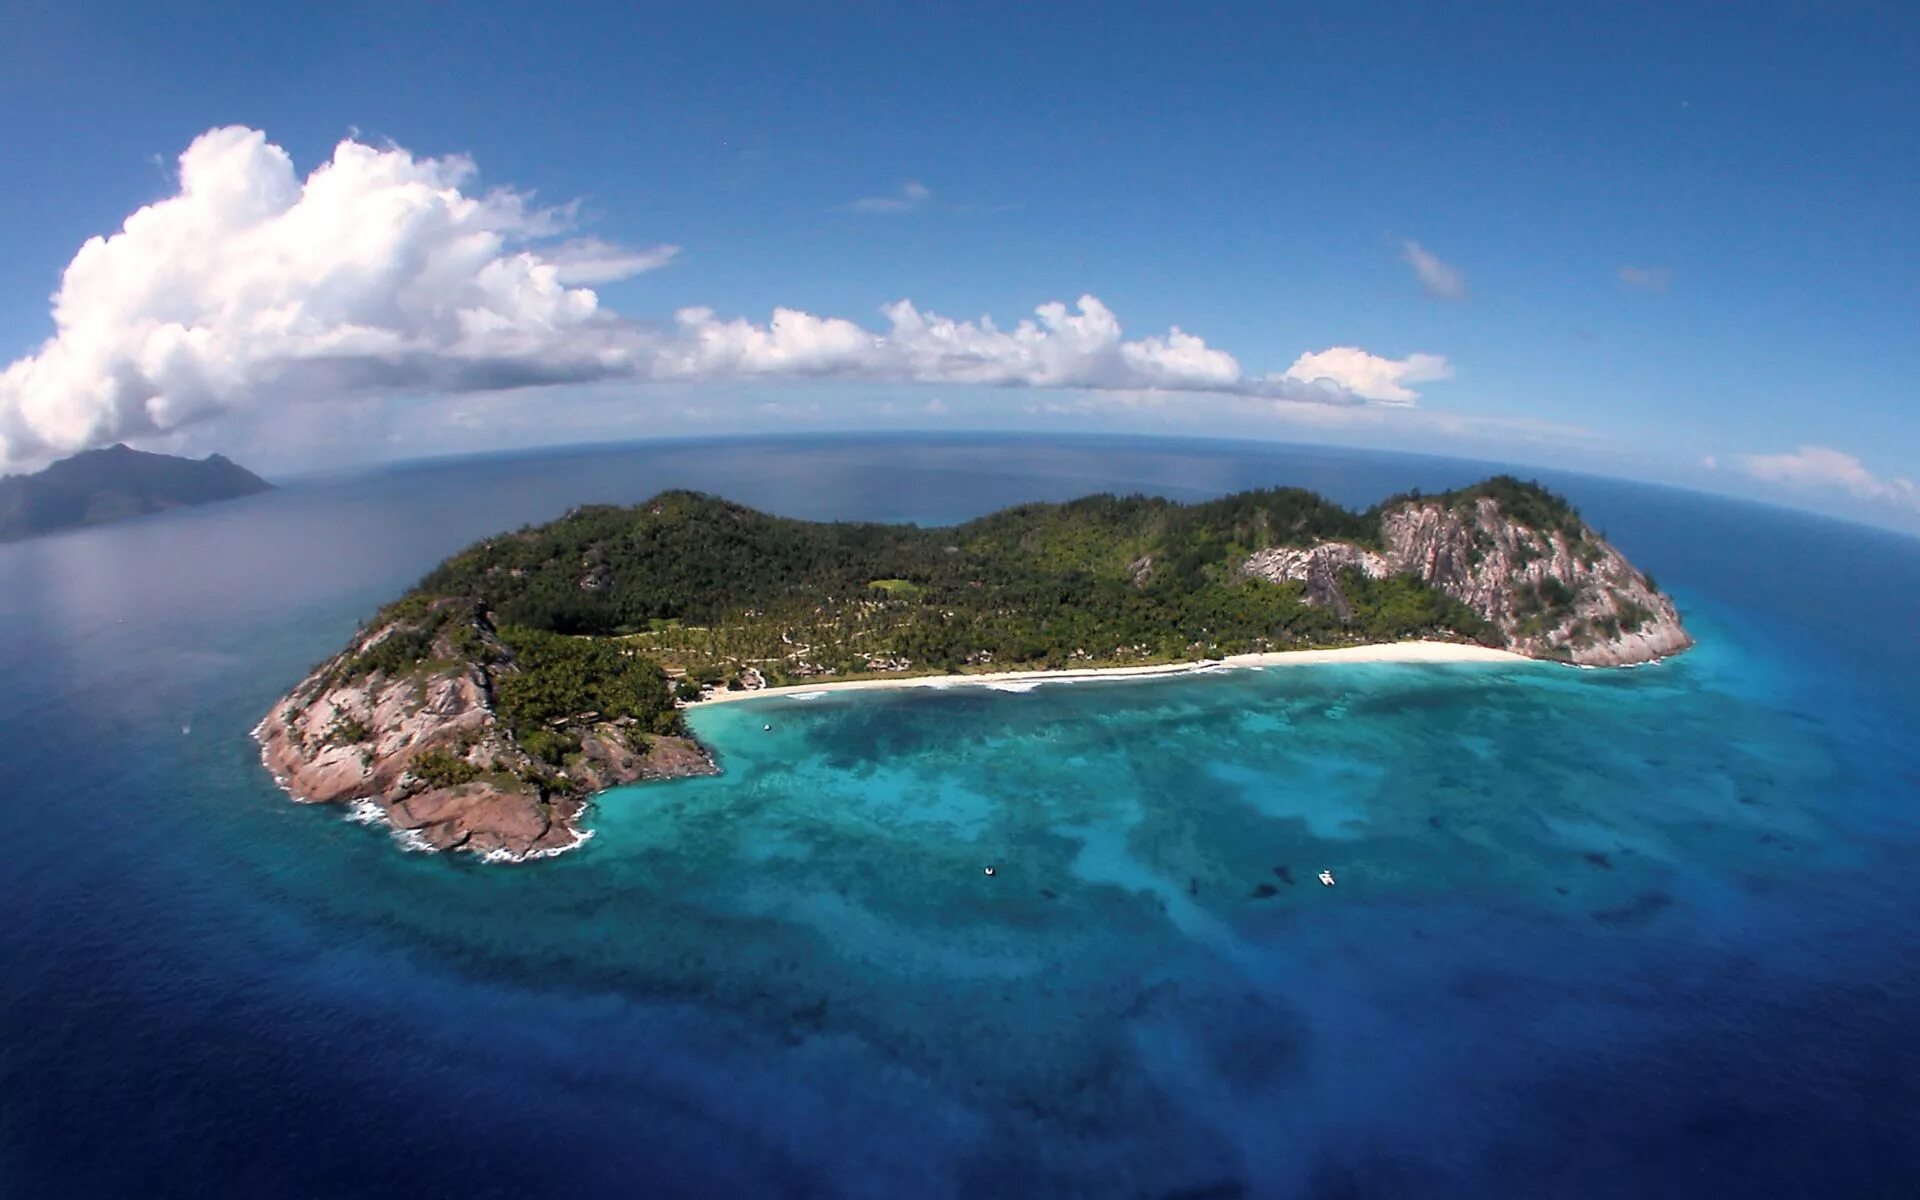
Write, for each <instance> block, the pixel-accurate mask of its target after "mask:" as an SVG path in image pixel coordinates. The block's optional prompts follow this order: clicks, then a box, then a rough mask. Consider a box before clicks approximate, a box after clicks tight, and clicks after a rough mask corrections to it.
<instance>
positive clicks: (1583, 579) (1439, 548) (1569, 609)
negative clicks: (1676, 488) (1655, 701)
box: [1243, 496, 1693, 666]
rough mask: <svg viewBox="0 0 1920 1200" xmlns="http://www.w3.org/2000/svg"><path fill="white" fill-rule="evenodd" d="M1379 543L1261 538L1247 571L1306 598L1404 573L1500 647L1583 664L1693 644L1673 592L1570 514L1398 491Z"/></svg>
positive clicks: (1623, 660) (1332, 597)
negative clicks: (1473, 617)
mask: <svg viewBox="0 0 1920 1200" xmlns="http://www.w3.org/2000/svg"><path fill="white" fill-rule="evenodd" d="M1380 540H1381V545H1382V549H1381V550H1380V551H1378V552H1376V551H1373V550H1368V549H1364V548H1362V547H1359V546H1355V545H1350V544H1347V543H1344V542H1326V543H1322V544H1321V545H1318V546H1314V547H1311V548H1307V549H1298V548H1291V547H1280V548H1275V549H1269V550H1262V551H1260V552H1258V553H1256V554H1254V555H1252V556H1251V557H1250V558H1248V559H1247V560H1246V562H1245V564H1244V565H1243V569H1244V570H1245V571H1246V572H1247V573H1248V574H1251V575H1257V576H1260V577H1261V578H1265V579H1271V580H1274V581H1276V582H1298V583H1301V584H1303V585H1305V589H1306V597H1307V599H1308V601H1309V602H1310V603H1314V604H1322V605H1328V606H1330V607H1333V608H1334V609H1335V610H1336V611H1343V613H1344V610H1345V609H1346V607H1347V606H1346V600H1345V597H1344V596H1343V595H1342V593H1341V590H1340V577H1341V574H1342V573H1343V572H1344V571H1346V570H1349V569H1351V570H1357V571H1359V572H1361V573H1362V574H1365V575H1367V576H1369V577H1372V578H1376V579H1378V578H1384V577H1386V576H1389V575H1397V574H1401V573H1410V574H1412V575H1414V576H1416V577H1417V578H1419V579H1420V580H1422V581H1423V582H1425V583H1428V584H1431V585H1433V586H1434V587H1436V588H1438V589H1440V590H1441V591H1443V592H1445V593H1446V594H1447V595H1448V596H1451V597H1453V598H1454V599H1455V600H1458V601H1460V602H1461V603H1462V604H1465V605H1466V606H1467V607H1468V608H1470V609H1472V610H1473V611H1474V612H1475V613H1477V614H1478V615H1479V616H1480V617H1481V618H1482V619H1484V620H1485V621H1486V622H1487V623H1488V624H1489V625H1490V626H1491V627H1492V628H1493V629H1494V630H1495V631H1496V632H1497V633H1498V635H1499V637H1500V639H1501V641H1502V644H1504V645H1505V646H1506V648H1508V649H1510V650H1513V651H1516V652H1518V653H1521V654H1527V655H1531V656H1533V657H1535V658H1549V659H1557V660H1560V661H1564V662H1572V663H1578V664H1581V665H1583V666H1624V665H1627V664H1631V663H1641V662H1649V661H1652V660H1654V659H1657V658H1662V657H1665V656H1666V655H1669V654H1675V653H1678V652H1679V651H1681V650H1684V649H1686V648H1687V647H1688V646H1691V645H1692V644H1693V639H1692V638H1691V637H1689V636H1688V635H1687V632H1686V630H1685V629H1684V628H1682V627H1681V624H1680V614H1679V612H1678V611H1677V610H1676V609H1675V608H1674V606H1673V601H1672V600H1670V599H1668V598H1667V596H1665V595H1664V594H1662V593H1661V592H1660V591H1658V590H1657V589H1656V588H1655V587H1654V586H1653V584H1652V582H1651V581H1650V580H1648V579H1647V577H1646V576H1645V575H1643V574H1641V573H1640V572H1639V571H1637V570H1635V569H1634V568H1633V566H1632V565H1631V564H1629V563H1628V562H1627V560H1626V559H1625V558H1623V557H1622V556H1621V554H1620V552H1619V551H1618V550H1616V549H1614V548H1613V546H1611V545H1610V544H1608V543H1607V542H1606V541H1605V540H1604V539H1602V538H1601V537H1600V536H1599V535H1598V534H1596V533H1594V531H1593V530H1592V529H1590V528H1588V527H1587V526H1586V525H1585V523H1584V522H1581V521H1580V520H1579V519H1578V518H1577V517H1573V516H1571V514H1570V513H1569V514H1567V516H1566V518H1565V519H1564V520H1560V521H1557V522H1555V524H1554V526H1553V527H1551V528H1544V529H1543V528H1538V527H1535V526H1532V525H1528V524H1525V523H1522V522H1521V521H1519V520H1517V519H1515V518H1514V517H1513V516H1512V515H1511V514H1509V513H1507V512H1504V511H1503V510H1502V507H1501V504H1500V502H1499V501H1498V500H1497V499H1495V498H1493V497H1491V496H1479V497H1474V498H1468V499H1465V500H1459V501H1455V500H1445V499H1442V500H1408V501H1402V502H1400V503H1398V504H1395V505H1393V506H1391V507H1389V508H1388V509H1387V510H1386V511H1385V512H1383V513H1382V514H1381V536H1380Z"/></svg>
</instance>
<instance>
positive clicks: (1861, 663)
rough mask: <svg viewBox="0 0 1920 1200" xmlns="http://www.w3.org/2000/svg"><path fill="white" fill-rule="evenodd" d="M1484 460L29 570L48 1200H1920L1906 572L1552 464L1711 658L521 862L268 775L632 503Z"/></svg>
mask: <svg viewBox="0 0 1920 1200" xmlns="http://www.w3.org/2000/svg"><path fill="white" fill-rule="evenodd" d="M1490 470H1491V468H1489V467H1486V466H1484V465H1477V464H1472V463H1463V462H1459V461H1453V460H1446V459H1437V458H1416V457H1402V456H1390V455H1380V454H1363V453H1357V452H1346V451H1334V450H1324V449H1306V448H1297V447H1285V446H1272V445H1253V444H1232V443H1209V442H1191V441H1138V440H1109V439H1081V440H1072V441H1052V440H1038V439H1033V438H1018V439H1011V438H944V439H937V440H926V439H917V440H916V439H907V438H867V439H802V440H784V441H774V440H761V441H731V442H728V441H716V442H703V443H658V444H652V445H638V446H626V447H619V448H611V449H608V448H601V449H594V450H580V451H561V452H553V451H543V452H539V453H532V454H527V455H521V456H495V457H486V458H469V459H463V460H447V461H436V462H429V463H420V464H412V465H408V466H401V467H389V468H382V469H378V470H371V471H366V472H361V473H354V474H339V475H333V476H329V477H325V478H311V479H307V480H304V481H296V482H295V483H294V484H293V485H291V486H288V487H286V488H285V489H284V490H281V491H278V492H275V493H272V494H269V495H265V496H260V497H255V498H251V499H247V500H242V501H236V502H233V503H229V504H223V505H216V506H210V507H206V508H201V509H195V510H187V511H180V512H176V513H172V514H167V515H164V516H160V517H156V518H151V519H142V520H137V521H133V522H128V523H125V524H121V525H115V526H109V527H103V528H99V529H94V530H88V531H83V532H78V533H73V534H67V535H62V536H57V537H51V538H46V539H43V540H40V541H35V542H27V543H21V544H17V545H12V546H6V547H0V803H3V804H4V814H5V828H6V832H7V834H8V837H7V839H6V840H7V843H8V844H7V848H6V866H5V868H4V870H3V871H0V1195H4V1196H6V1197H40V1196H47V1197H89V1196H227V1195H234V1196H249V1197H267V1196H271V1197H296V1196H345V1195H352V1196H384V1195H393V1196H404V1197H412V1198H418V1197H432V1196H461V1197H465V1196H495V1195H498V1196H751V1195H777V1196H862V1197H942V1196H981V1197H1010V1196H1022V1197H1024V1196H1089V1197H1133V1196H1140V1197H1163V1196H1165V1197H1170V1196H1188V1197H1199V1196H1204V1197H1233V1196H1248V1197H1268V1196H1272V1197H1324V1198H1333V1197H1421V1198H1426V1197H1520V1198H1531V1197H1623V1198H1625V1197H1632V1198H1635V1200H1649V1198H1656V1197H1669V1196H1672V1197H1687V1198H1689V1200H1707V1198H1712V1197H1741V1198H1756V1197H1775V1196H1780V1197H1807V1196H1817V1197H1913V1196H1916V1195H1920V865H1917V864H1920V737H1916V734H1915V731H1916V729H1917V728H1920V541H1916V540H1913V539H1910V538H1903V537H1900V536H1897V535H1893V534H1886V533H1879V532H1876V531H1873V530H1869V529H1865V528H1862V527H1856V526H1851V525H1845V524H1839V523H1834V522H1831V521H1827V520H1823V519H1817V518H1813V517H1809V516H1803V515H1797V514H1793V513H1789V512H1785V511H1781V510H1775V509H1768V508H1762V507H1757V506H1752V505H1746V504H1741V503H1736V502H1733V501H1726V500H1719V499H1712V498H1708V497H1704V496H1699V495H1694V494H1690V493H1684V492H1677V491H1668V490H1662V489H1656V488H1648V487H1642V486H1634V485H1627V484H1622V483H1617V482H1610V481H1606V480H1601V479H1595V478H1590V477H1581V476H1562V475H1554V474H1551V473H1543V476H1542V477H1543V478H1544V479H1545V480H1546V481H1547V482H1549V483H1551V484H1553V485H1554V486H1557V487H1559V488H1561V489H1562V490H1564V491H1565V492H1566V493H1568V494H1569V495H1570V496H1571V497H1572V498H1573V500H1574V501H1575V502H1576V503H1577V504H1578V505H1580V507H1581V508H1582V510H1583V511H1584V512H1585V514H1586V515H1587V516H1588V518H1589V519H1590V520H1591V521H1592V522H1593V523H1594V524H1595V525H1596V526H1599V527H1601V528H1603V529H1604V530H1605V532H1606V533H1607V535H1608V536H1609V537H1610V538H1612V539H1613V540H1614V541H1615V542H1616V543H1617V544H1618V545H1619V546H1620V547H1621V548H1622V549H1623V550H1625V552H1626V553H1627V554H1628V555H1629V557H1631V558H1632V559H1633V560H1634V562H1635V563H1636V564H1638V565H1640V566H1642V567H1644V568H1646V569H1648V570H1650V571H1651V572H1652V573H1653V574H1654V575H1655V576H1656V577H1657V579H1658V581H1659V583H1660V585H1661V586H1662V587H1663V588H1666V589H1667V590H1669V591H1671V592H1672V593H1674V595H1675V596H1676V597H1677V598H1678V599H1679V601H1680V604H1681V607H1682V610H1683V613H1684V615H1685V619H1686V621H1687V623H1688V625H1689V627H1690V628H1691V629H1692V631H1693V632H1694V634H1695V636H1696V637H1697V638H1698V639H1699V643H1700V644H1699V646H1698V648H1697V649H1695V650H1693V651H1692V652H1690V653H1688V654H1686V655H1684V656H1681V657H1680V658H1678V659H1675V660H1671V661H1668V662H1665V663H1661V664H1657V665H1654V666H1651V667H1646V668H1641V669H1635V670H1629V671H1576V670H1571V669H1567V668H1562V667H1557V666H1552V665H1546V664H1526V665H1522V666H1512V667H1510V666H1504V665H1497V666H1487V665H1483V664H1473V665H1458V666H1397V665H1341V666H1286V667H1279V668H1273V669H1269V670H1264V671H1238V672H1230V673H1222V674H1214V675H1207V676H1198V677H1189V678H1181V679H1174V680H1155V681H1135V682H1112V681H1102V682H1095V683H1048V684H1044V685H1041V686H1038V687H1029V688H1027V689H1025V690H993V689H989V688H977V687H967V688H953V689H946V690H939V691H933V690H916V691H912V692H905V693H855V694H844V693H843V694H837V695H833V696H828V697H820V698H815V699H790V698H770V699H764V700H756V701H751V702H747V703H742V704H738V705H724V706H716V707H713V708H708V709H702V710H698V711H696V712H695V713H694V714H693V724H694V727H695V729H696V730H697V732H698V733H699V734H700V735H701V736H702V737H703V738H705V739H707V740H708V741H709V742H710V743H711V744H712V745H713V746H714V747H715V749H716V750H717V753H718V756H719V759H720V762H721V764H722V766H723V767H724V768H725V773H724V774H723V775H721V776H719V777H717V778H713V779H700V780H684V781H677V782H673V783H667V784H650V785H641V786H638V787H633V788H625V789H620V790H617V791H614V792H611V793H608V794H606V795H604V796H602V797H601V798H600V800H599V801H598V803H597V806H596V808H595V810H594V811H593V814H592V818H591V823H592V826H593V828H594V829H595V831H596V835H595V837H594V838H593V840H592V841H590V842H589V843H587V845H586V846H584V847H583V848H582V849H581V850H579V851H578V852H575V853H573V854H569V855H566V856H563V857H561V858H558V859H554V860H550V861H544V862H539V863H533V864H526V865H522V866H506V867H503V866H485V865H482V864H479V863H476V862H473V861H469V860H467V859H464V858H460V857H453V858H448V857H437V856H430V855H424V854H416V853H406V852H403V851H402V850H401V849H400V848H399V847H398V846H396V845H395V844H394V843H393V842H392V841H391V840H390V839H389V837H388V835H387V834H386V833H385V831H383V830H380V829H377V828H370V827H367V826H362V825H355V824H353V823H351V822H349V821H347V820H345V819H343V817H342V814H341V812H340V811H339V810H337V809H321V808H311V807H305V806H299V805H295V804H293V803H291V802H289V801H288V800H287V798H286V797H285V796H284V795H282V794H281V793H280V792H279V791H278V790H276V789H275V787H274V786H273V783H272V781H271V780H270V779H269V778H268V777H267V775H266V774H265V772H264V771H263V770H262V769H261V767H260V765H259V762H258V759H257V757H256V749H255V747H254V745H253V744H252V742H251V741H250V739H249V737H248V730H249V729H250V727H251V726H252V725H253V724H254V722H255V721H257V720H258V719H259V717H260V716H261V715H262V714H263V713H264V712H265V711H266V709H267V708H268V706H269V705H270V704H271V703H272V702H273V701H274V699H275V698H276V697H277V696H279V695H280V694H281V693H283V692H284V691H285V690H286V689H287V688H288V687H289V685H291V684H292V683H293V682H295V681H296V680H297V679H298V678H299V677H300V676H301V675H302V674H303V673H304V672H305V671H306V670H307V669H308V668H309V667H310V666H311V665H312V664H313V663H314V662H316V661H318V660H319V659H321V658H323V657H325V656H326V655H328V654H330V653H331V652H332V651H334V650H335V649H336V648H338V647H339V646H340V645H341V644H342V643H343V642H344V641H345V639H346V638H347V637H348V636H349V635H350V634H351V633H352V631H353V630H354V628H355V626H356V624H357V623H358V622H359V621H360V620H361V619H362V618H363V617H365V616H366V615H367V614H369V613H370V612H371V611H372V610H373V609H374V608H375V607H377V606H378V605H379V604H380V603H381V602H383V601H384V600H386V599H388V598H390V597H392V596H393V595H395V594H397V593H398V592H399V591H401V590H402V589H404V588H405V587H407V586H408V585H410V584H411V583H412V582H413V581H414V580H415V579H417V578H418V577H419V576H420V575H421V574H423V573H424V572H425V571H426V570H427V569H428V568H429V567H431V566H432V565H433V564H434V563H435V562H437V561H438V560H439V559H440V558H441V557H442V556H444V555H446V554H447V553H449V552H451V551H453V550H455V549H457V548H458V547H460V546H462V545H464V544H466V543H468V542H470V541H472V540H474V539H476V538H479V537H481V536H484V535H487V534H489V533H492V532H495V531H498V530H500V529H503V528H508V527H512V526H517V525H519V524H522V523H525V522H532V521H540V520H545V519H548V518H552V517H555V516H558V515H560V514H561V513H562V512H564V511H565V510H566V509H568V508H569V507H571V506H573V505H576V504H580V503H584V502H590V501H591V502H598V501H619V502H633V501H638V500H641V499H643V498H645V497H647V496H649V495H651V494H652V493H654V492H656V491H658V490H660V489H662V488H666V487H697V488H701V489H703V490H707V491H712V492H716V493H719V494H722V495H725V496H727V497H729V498H731V499H734V500H739V501H742V502H745V503H748V504H752V505H755V506H758V507H762V508H766V509H770V510H772V511H775V512H780V513H784V514H789V515H794V516H801V517H811V518H836V517H856V518H874V519H887V520H918V521H923V522H948V521H954V520H959V519H964V518H966V517H970V516H973V515H977V514H979V513H983V512H986V511H989V510H991V509H994V508H997V507H1000V506H1002V505H1005V504H1009V503H1012V502H1016V501H1027V500H1054V499H1065V498H1069V497H1072V496H1076V495H1081V494H1085V493H1088V492H1094V491H1119V492H1135V491H1145V492H1155V493H1161V494H1165V495H1169V496H1173V497H1176V498H1182V499H1191V498H1200V497H1205V496H1210V495H1215V494H1218V493H1222V492H1228V491H1233V490H1237V489H1241V488H1246V487H1252V486H1266V485H1274V484H1295V485H1301V486H1306V487H1310V488H1314V489H1317V490H1320V491H1323V492H1326V493H1328V494H1329V495H1331V496H1333V497H1335V498H1336V499H1339V500H1341V501H1344V502H1348V503H1352V504H1356V505H1364V504H1367V503H1370V502H1372V501H1374V500H1376V499H1379V498H1380V497H1382V496H1384V495H1386V494H1389V493H1391V492H1396V491H1400V490H1403V489H1406V488H1409V487H1413V486H1419V487H1422V488H1428V489H1433V488H1441V487H1446V486H1452V485H1458V484H1462V483H1466V482H1469V481H1471V480H1472V479H1474V478H1477V477H1479V476H1481V475H1484V474H1487V473H1488V472H1489V471H1490ZM768 724H770V725H772V727H773V728H772V730H771V731H767V730H764V729H763V726H764V725H768ZM988 864H991V865H994V866H995V868H996V870H995V873H994V874H993V875H992V876H987V875H986V874H985V873H984V871H983V869H982V868H983V866H984V865H988ZM1323 869H1330V870H1332V871H1334V872H1335V875H1336V877H1337V878H1338V880H1339V884H1338V886H1336V887H1332V888H1327V887H1322V886H1320V885H1319V884H1318V883H1317V882H1316V880H1315V875H1316V873H1317V872H1319V871H1321V870H1323Z"/></svg>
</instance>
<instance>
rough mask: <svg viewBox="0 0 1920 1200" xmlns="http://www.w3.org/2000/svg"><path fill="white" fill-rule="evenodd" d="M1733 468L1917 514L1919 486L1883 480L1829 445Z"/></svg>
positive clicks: (1751, 459)
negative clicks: (1841, 493) (1842, 493)
mask: <svg viewBox="0 0 1920 1200" xmlns="http://www.w3.org/2000/svg"><path fill="white" fill-rule="evenodd" d="M1708 465H1709V466H1712V465H1713V463H1712V462H1709V463H1708ZM1734 465H1735V466H1736V467H1737V468H1738V469H1739V470H1741V471H1743V472H1745V473H1746V474H1748V475H1751V476H1752V477H1753V478H1755V479H1760V480H1764V481H1766V482H1768V483H1779V484H1785V485H1787V486H1790V487H1798V488H1813V489H1819V490H1826V491H1839V492H1844V493H1846V494H1847V495H1849V496H1852V497H1854V498H1856V499H1859V500H1869V501H1873V502H1875V503H1879V504H1887V505H1891V506H1893V507H1895V508H1900V509H1905V510H1907V511H1909V512H1920V487H1916V486H1915V484H1914V482H1913V480H1911V479H1905V478H1900V477H1889V478H1884V479H1883V478H1881V477H1880V476H1878V475H1876V474H1874V473H1873V472H1872V471H1871V470H1869V469H1868V468H1867V466H1866V464H1864V463H1862V462H1861V461H1860V460H1859V459H1857V458H1855V457H1854V456H1853V455H1851V454H1848V453H1846V452H1844V451H1841V450H1835V449H1833V448H1832V447H1831V446H1802V447H1800V448H1799V449H1798V450H1796V451H1794V452H1792V453H1791V454H1746V455H1742V456H1740V457H1739V458H1737V459H1735V460H1734Z"/></svg>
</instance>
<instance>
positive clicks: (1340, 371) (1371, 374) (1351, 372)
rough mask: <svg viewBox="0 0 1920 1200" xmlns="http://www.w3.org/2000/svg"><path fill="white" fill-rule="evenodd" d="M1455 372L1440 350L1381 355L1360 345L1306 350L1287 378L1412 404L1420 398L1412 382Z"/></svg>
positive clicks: (1363, 395)
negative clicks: (1409, 385) (1307, 352)
mask: <svg viewBox="0 0 1920 1200" xmlns="http://www.w3.org/2000/svg"><path fill="white" fill-rule="evenodd" d="M1451 374H1453V368H1452V367H1451V366H1449V365H1448V363H1447V360H1446V359H1444V358H1442V357H1441V356H1440V355H1438V354H1412V355H1409V356H1407V357H1406V358H1381V357H1380V356H1379V355H1377V354H1368V353H1367V352H1366V351H1365V350H1362V349H1360V348H1359V347H1357V346H1335V347H1333V348H1332V349H1331V350H1322V351H1320V352H1318V353H1316V354H1302V355H1301V356H1300V357H1299V358H1298V359H1296V360H1295V361H1294V364H1293V365H1292V366H1291V367H1288V368H1287V371H1286V375H1285V376H1284V378H1286V379H1290V380H1293V381H1295V382H1297V383H1306V384H1315V383H1327V384H1332V385H1333V386H1334V387H1337V388H1340V389H1342V390H1344V391H1348V392H1351V393H1353V394H1354V395H1356V396H1359V397H1360V398H1361V399H1363V400H1375V401H1379V402H1381V403H1383V404H1412V403H1413V402H1414V401H1415V400H1416V399H1418V398H1419V393H1417V392H1415V391H1414V390H1413V389H1412V388H1411V387H1408V386H1407V385H1408V384H1412V383H1431V382H1432V381H1434V380H1436V379H1445V378H1447V377H1448V376H1449V375H1451Z"/></svg>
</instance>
